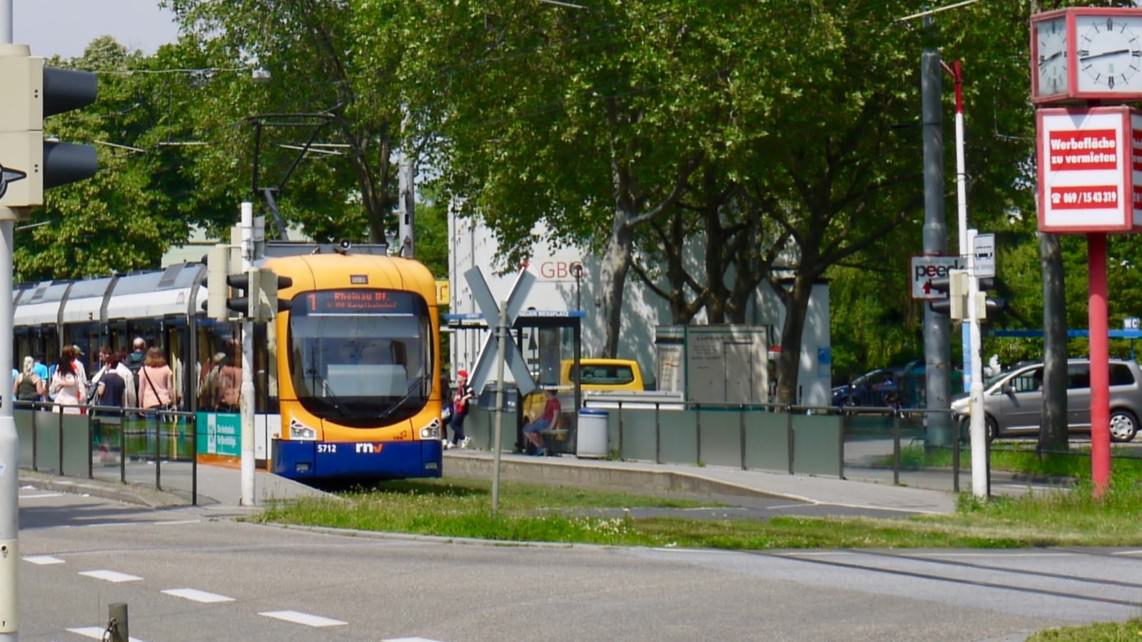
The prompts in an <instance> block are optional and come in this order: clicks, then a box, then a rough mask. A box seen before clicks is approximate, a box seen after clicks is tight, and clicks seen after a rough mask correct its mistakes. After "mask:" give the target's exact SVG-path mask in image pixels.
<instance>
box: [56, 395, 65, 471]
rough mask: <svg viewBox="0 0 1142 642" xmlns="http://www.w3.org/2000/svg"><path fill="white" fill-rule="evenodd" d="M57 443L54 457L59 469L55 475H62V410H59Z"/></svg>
mask: <svg viewBox="0 0 1142 642" xmlns="http://www.w3.org/2000/svg"><path fill="white" fill-rule="evenodd" d="M59 410H60V412H59V443H58V444H56V455H58V459H59V468H57V469H56V474H57V475H62V474H63V410H64V409H63V408H60V409H59Z"/></svg>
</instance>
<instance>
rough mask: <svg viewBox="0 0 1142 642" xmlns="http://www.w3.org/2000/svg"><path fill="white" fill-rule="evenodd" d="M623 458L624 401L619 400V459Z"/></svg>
mask: <svg viewBox="0 0 1142 642" xmlns="http://www.w3.org/2000/svg"><path fill="white" fill-rule="evenodd" d="M622 458H623V402H621V401H620V402H619V459H620V460H621V459H622Z"/></svg>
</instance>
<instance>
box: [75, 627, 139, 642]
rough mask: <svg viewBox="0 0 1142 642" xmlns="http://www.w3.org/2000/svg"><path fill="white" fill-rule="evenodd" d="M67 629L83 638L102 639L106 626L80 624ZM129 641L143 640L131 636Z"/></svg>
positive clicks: (137, 641)
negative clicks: (80, 625)
mask: <svg viewBox="0 0 1142 642" xmlns="http://www.w3.org/2000/svg"><path fill="white" fill-rule="evenodd" d="M68 631H69V632H71V633H75V634H76V635H82V636H83V637H85V638H91V639H92V640H102V639H103V634H104V633H105V632H106V628H105V627H102V626H82V627H77V628H74V629H68ZM131 642H143V640H140V639H139V638H136V637H132V638H131Z"/></svg>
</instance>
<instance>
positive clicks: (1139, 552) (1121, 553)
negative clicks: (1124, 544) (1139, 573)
mask: <svg viewBox="0 0 1142 642" xmlns="http://www.w3.org/2000/svg"><path fill="white" fill-rule="evenodd" d="M1111 555H1142V550H1137V551H1114V552H1112V553H1111Z"/></svg>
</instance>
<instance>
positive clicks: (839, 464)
mask: <svg viewBox="0 0 1142 642" xmlns="http://www.w3.org/2000/svg"><path fill="white" fill-rule="evenodd" d="M587 407H590V408H595V409H603V410H606V411H607V413H608V414H607V436H606V443H607V457H608V458H610V459H615V460H621V461H647V462H654V463H658V464H685V465H695V466H707V465H712V466H730V467H734V468H739V469H741V470H764V471H772V472H782V473H787V474H790V475H793V474H804V475H821V476H831V477H837V478H841V479H859V480H862V481H875V482H881V483H891V484H894V485H911V486H921V487H928V488H940V489H949V490H953V491H956V492H958V491H959V490H960V488H961V483H963V482H964V480H961V477H962V476H963V475H965V474H967V473H969V472H970V471H969V470H967V469H965V468H964V466H962V465H961V463H962V462H963V459H964V458H963V457H961V450H962V449H963V448H966V443H965V442H963V441H962V438H966V435H963V436H962V437H961V436H960V435H959V430H960V429H959V426H958V423H957V422H956V421H955V418H954V417H953V416H952V415H951V413H949V412H929V411H926V410H911V409H909V410H897V409H891V408H882V407H880V408H854V407H846V408H843V409H840V408H834V407H814V406H796V405H778V404H753V405H745V404H734V405H725V404H694V403H689V404H687V403H676V402H661V401H652V402H646V401H639V402H629V401H614V400H607V401H596V400H592V399H588V400H587ZM493 416H494V415H493V411H492V410H491V409H488V408H475V409H473V411H472V414H471V415H470V416H469V418H468V422H466V424H465V427H466V432H467V433H468V434H469V435H470V436H471V437H472V440H473V443H474V444H475V445H476V447H479V448H485V449H491V447H492V444H491V423H492V421H493ZM519 421H520V420H519V418H518V411H517V409H515V408H508V409H507V410H506V411H505V416H504V423H505V430H504V436H503V441H502V442H501V444H500V447H501V448H502V449H504V450H511V449H512V448H513V446H514V445H515V444H514V442H515V435H514V433H515V430H514V429H515V427H516V425H517V423H518V422H519ZM572 423H574V422H572ZM578 429H579V428H578V427H576V429H574V430H571V431H570V433H569V435H568V436H567V439H566V443H565V444H564V445H563V447H562V448H561V450H562V451H563V452H567V453H575V451H576V443H577V440H578ZM556 450H560V449H559V448H557V449H556ZM966 479H967V478H965V480H966ZM968 484H969V485H970V481H968Z"/></svg>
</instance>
